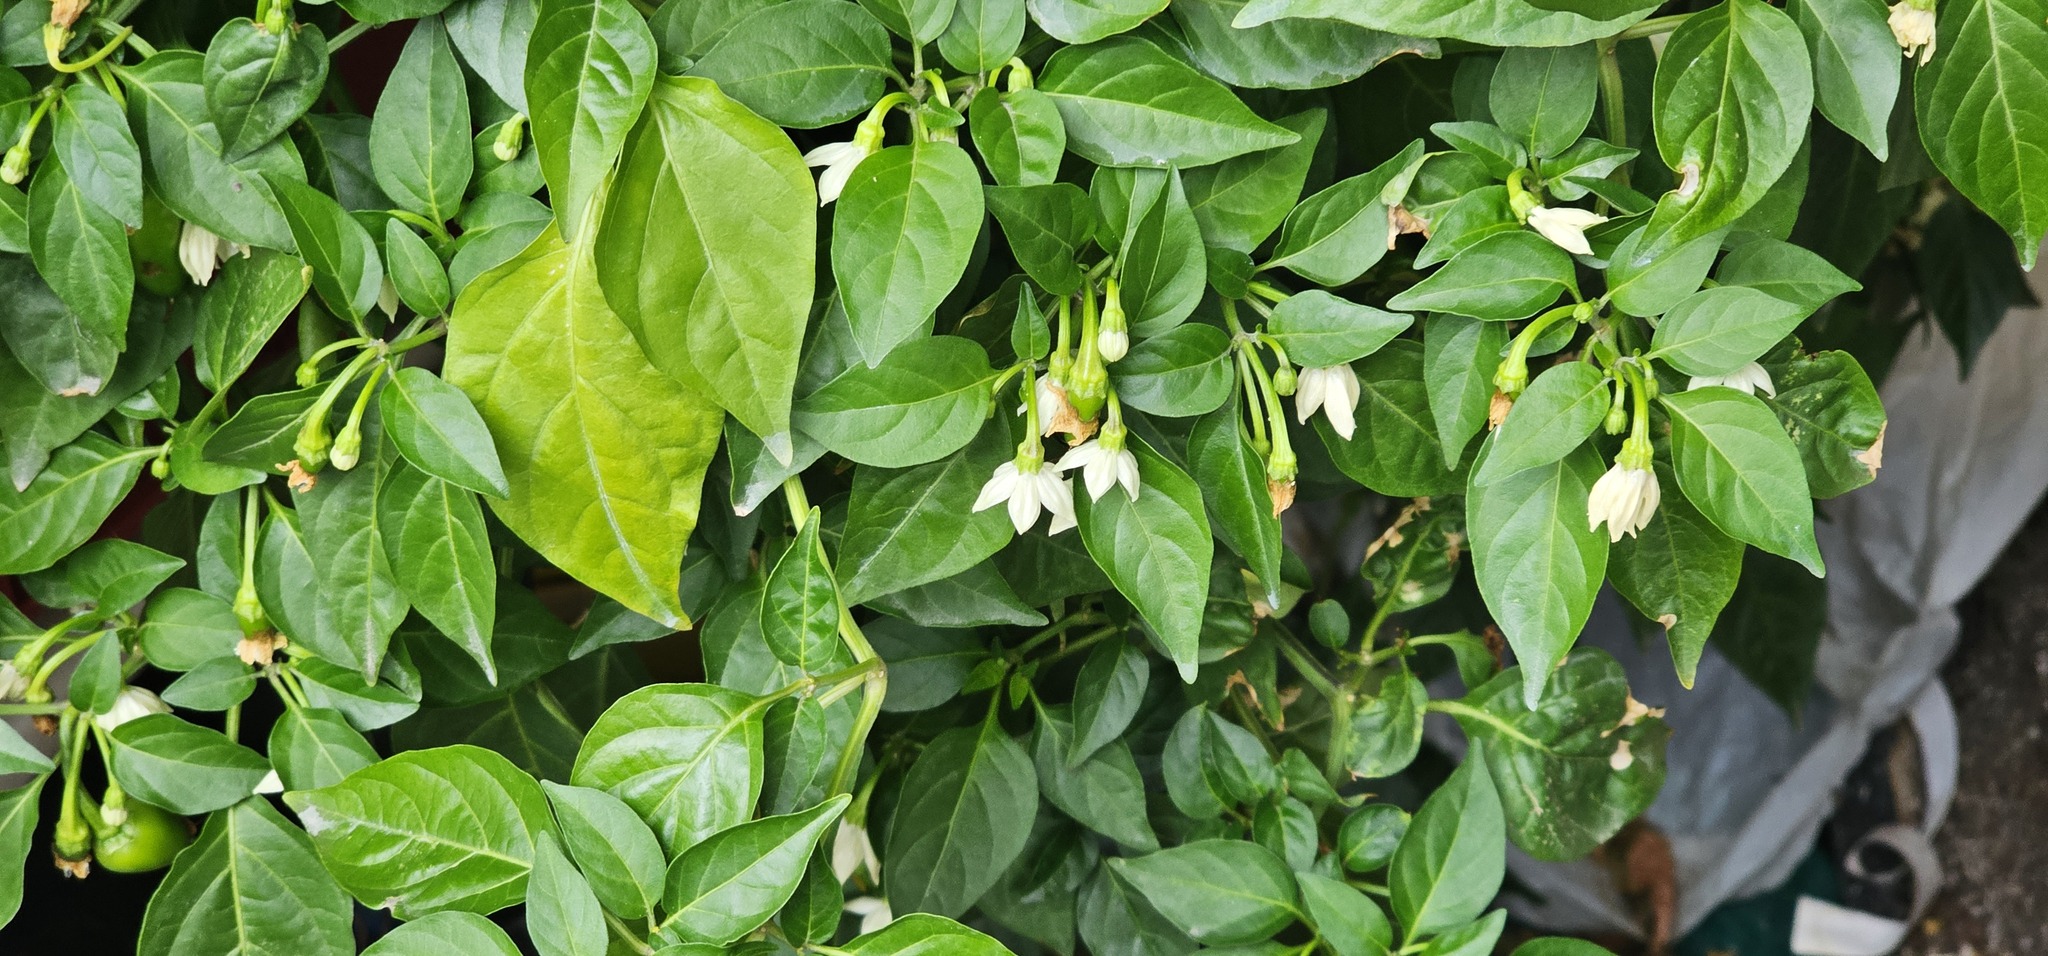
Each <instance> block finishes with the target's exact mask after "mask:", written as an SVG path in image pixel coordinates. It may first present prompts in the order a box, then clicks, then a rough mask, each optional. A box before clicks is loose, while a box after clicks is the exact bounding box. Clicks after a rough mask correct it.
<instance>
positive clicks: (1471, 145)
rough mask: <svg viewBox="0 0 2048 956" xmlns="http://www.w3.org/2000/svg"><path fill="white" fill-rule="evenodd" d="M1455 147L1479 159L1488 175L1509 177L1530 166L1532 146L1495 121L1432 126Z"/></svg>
mask: <svg viewBox="0 0 2048 956" xmlns="http://www.w3.org/2000/svg"><path fill="white" fill-rule="evenodd" d="M1429 131H1430V132H1432V133H1435V134H1436V135H1437V138H1439V139H1442V140H1443V141H1444V142H1446V143H1449V144H1451V146H1452V148H1454V149H1456V150H1458V151H1459V152H1462V153H1464V154H1465V155H1467V156H1470V157H1473V158H1475V159H1477V160H1479V161H1480V163H1481V164H1482V165H1483V166H1484V167H1485V169H1486V172H1487V174H1488V175H1490V176H1492V177H1493V178H1495V179H1506V178H1507V177H1509V176H1511V175H1513V174H1514V171H1515V170H1517V169H1520V168H1523V167H1526V166H1528V165H1529V148H1528V147H1527V146H1524V145H1522V144H1521V143H1518V142H1516V141H1515V139H1514V138H1513V136H1512V135H1510V134H1509V133H1508V131H1507V130H1504V129H1501V128H1500V127H1498V126H1495V125H1494V124H1492V123H1435V124H1432V125H1431V126H1430V127H1429Z"/></svg>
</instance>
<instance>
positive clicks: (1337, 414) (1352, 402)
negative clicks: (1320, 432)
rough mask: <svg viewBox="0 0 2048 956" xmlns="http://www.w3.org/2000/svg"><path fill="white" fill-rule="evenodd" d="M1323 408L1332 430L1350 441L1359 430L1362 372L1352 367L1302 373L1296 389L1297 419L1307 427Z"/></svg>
mask: <svg viewBox="0 0 2048 956" xmlns="http://www.w3.org/2000/svg"><path fill="white" fill-rule="evenodd" d="M1317 409H1321V410H1322V412H1323V414H1324V415H1325V416H1327V417H1328V418H1329V419H1330V427H1331V428H1332V429H1335V430H1336V432H1337V434H1338V436H1339V437H1342V438H1343V439H1344V440H1346V441H1350V440H1351V436H1352V434H1353V433H1354V432H1356V431H1357V430H1358V423H1357V421H1356V420H1355V419H1354V418H1353V415H1354V413H1356V412H1357V411H1358V373H1357V372H1354V371H1352V370H1351V366H1349V365H1328V366H1324V367H1322V368H1305V369H1302V370H1301V375H1300V376H1299V377H1298V379H1297V381H1296V383H1295V386H1294V420H1295V421H1296V422H1299V423H1301V424H1303V425H1306V424H1308V420H1309V418H1311V417H1312V416H1314V415H1315V413H1316V410H1317Z"/></svg>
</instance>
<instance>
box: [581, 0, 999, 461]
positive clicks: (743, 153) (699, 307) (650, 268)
mask: <svg viewBox="0 0 2048 956" xmlns="http://www.w3.org/2000/svg"><path fill="white" fill-rule="evenodd" d="M842 6H843V4H842ZM812 196H813V192H812V189H811V181H810V175H809V174H808V173H807V172H806V171H805V169H804V165H803V159H802V157H800V156H798V155H797V151H796V147H795V146H793V145H791V144H790V141H789V137H788V136H785V135H784V134H783V132H782V131H781V130H780V129H778V128H776V127H775V126H774V125H772V124H770V123H769V122H767V121H765V120H763V119H761V118H760V117H759V116H756V115H754V114H753V113H752V112H749V111H748V110H747V109H746V107H743V106H741V105H740V104H738V103H735V102H734V101H732V100H731V99H728V98H726V96H725V95H724V94H722V93H720V92H719V89H718V87H717V86H715V85H713V84H712V83H710V82H709V81H706V80H702V79H696V78H691V77H663V78H661V79H659V80H657V81H656V82H655V84H654V90H653V93H652V95H651V97H650V98H649V100H648V108H647V112H646V115H645V116H643V117H642V118H641V121H640V123H639V124H638V125H637V126H635V127H634V128H633V131H632V133H631V134H630V135H629V136H627V138H626V145H625V152H624V154H623V156H622V157H621V159H620V170H619V173H618V175H617V176H616V177H615V178H614V180H613V182H612V185H611V191H610V193H609V195H608V198H607V200H606V204H605V211H604V218H603V219H602V221H601V222H600V224H599V225H598V232H597V244H598V246H599V247H601V248H603V250H604V254H603V255H600V256H598V257H597V263H598V269H597V279H598V283H599V284H600V285H602V286H603V287H604V292H605V299H606V301H607V302H609V303H610V304H611V306H612V308H613V309H615V310H616V311H617V312H618V315H619V319H620V320H621V321H622V322H624V323H625V325H626V327H627V328H628V329H631V330H632V332H633V337H634V338H635V339H636V340H637V341H638V342H639V343H640V345H641V347H642V348H643V349H644V350H645V351H646V353H647V356H648V359H649V360H650V361H652V362H653V363H654V365H655V367H656V368H659V369H661V370H662V371H664V372H667V373H668V374H669V375H671V376H673V377H675V378H676V379H677V380H679V381H681V382H682V383H683V384H685V385H687V386H689V387H691V388H692V389H694V390H696V391H697V392H698V393H700V394H702V395H705V396H707V397H709V398H711V399H712V400H714V401H716V402H718V403H719V404H720V405H721V406H723V407H724V408H725V409H726V410H727V411H729V412H731V413H732V414H733V417H735V418H738V419H739V420H740V423H741V424H743V425H745V426H746V427H747V428H748V429H750V430H752V431H753V432H754V433H755V434H756V435H760V436H762V438H763V439H764V440H766V441H768V442H769V446H770V450H771V451H772V452H773V453H774V454H775V455H776V457H777V458H778V459H785V458H787V457H788V455H789V443H790V436H789V402H790V396H791V394H792V392H793V390H794V388H795V385H796V373H797V359H798V354H799V352H800V351H801V349H800V346H801V344H802V342H803V336H804V325H805V322H806V321H807V320H808V319H809V317H810V308H811V284H812V270H813V266H814V263H813V259H814V257H815V254H816V246H817V243H816V238H815V232H816V223H817V215H816V210H815V209H814V208H813V206H812V204H811V198H812ZM844 208H845V206H844V204H842V205H841V209H842V210H844ZM843 214H844V213H843V212H842V215H843ZM976 218H978V217H976ZM741 381H744V382H748V383H750V384H749V387H747V388H732V387H729V386H730V383H733V382H741Z"/></svg>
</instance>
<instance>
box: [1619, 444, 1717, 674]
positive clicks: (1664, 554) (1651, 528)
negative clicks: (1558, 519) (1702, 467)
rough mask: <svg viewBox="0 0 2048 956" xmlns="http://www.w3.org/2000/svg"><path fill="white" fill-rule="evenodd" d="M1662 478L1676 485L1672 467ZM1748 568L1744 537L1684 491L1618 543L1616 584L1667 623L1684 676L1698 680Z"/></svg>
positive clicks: (1668, 497)
mask: <svg viewBox="0 0 2048 956" xmlns="http://www.w3.org/2000/svg"><path fill="white" fill-rule="evenodd" d="M1657 481H1658V483H1659V484H1660V485H1662V486H1663V487H1666V488H1671V487H1676V485H1677V479H1676V477H1674V476H1673V475H1672V473H1671V470H1670V469H1669V468H1663V467H1659V468H1658V469H1657ZM1741 573H1742V542H1740V541H1737V540H1735V539H1734V538H1731V537H1729V536H1727V535H1725V534H1723V533H1721V529H1719V528H1716V527H1714V525H1713V523H1712V522H1710V521H1708V520H1707V518H1706V516H1705V515H1703V514H1700V511H1699V509H1698V508H1696V507H1694V506H1693V504H1692V502H1690V501H1687V500H1685V496H1684V495H1665V496H1664V499H1663V501H1661V502H1659V503H1658V505H1657V513H1656V514H1655V515H1653V516H1652V517H1651V518H1650V523H1649V524H1648V525H1647V526H1645V527H1644V528H1643V530H1642V531H1641V532H1639V533H1637V534H1635V535H1633V536H1631V537H1628V538H1625V539H1623V540H1621V541H1618V542H1616V543H1615V544H1614V547H1613V552H1612V558H1611V560H1610V561H1609V563H1608V566H1607V574H1608V577H1609V579H1611V580H1612V581H1613V582H1614V589H1615V590H1616V591H1618V592H1620V593H1621V595H1622V596H1623V597H1625V598H1627V599H1628V601H1629V603H1630V604H1633V605H1635V606H1636V610H1638V611H1641V612H1642V613H1643V616H1644V617H1647V618H1649V619H1650V620H1652V621H1655V622H1657V623H1658V624H1660V625H1662V626H1663V628H1664V636H1665V638H1666V639H1668V640H1669V641H1670V642H1671V660H1672V663H1673V664H1675V665H1676V666H1677V668H1678V680H1679V682H1680V683H1682V684H1684V685H1685V686H1687V687H1691V686H1692V682H1693V675H1694V674H1695V673H1697V672H1698V669H1699V660H1700V654H1701V652H1703V651H1704V650H1705V649H1706V646H1707V637H1708V635H1710V634H1712V633H1713V630H1714V622H1715V620H1716V619H1718V618H1719V617H1720V616H1721V609H1722V608H1724V607H1726V606H1727V604H1728V598H1729V597H1730V596H1732V595H1733V594H1734V593H1735V582H1736V581H1737V579H1738V578H1739V577H1740V576H1741Z"/></svg>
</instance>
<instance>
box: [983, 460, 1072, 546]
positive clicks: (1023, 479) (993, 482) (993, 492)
mask: <svg viewBox="0 0 2048 956" xmlns="http://www.w3.org/2000/svg"><path fill="white" fill-rule="evenodd" d="M1005 501H1007V502H1009V506H1010V524H1012V525H1014V526H1015V527H1016V528H1017V533H1018V534H1023V533H1024V532H1026V531H1029V530H1031V526H1032V525H1033V524H1034V523H1036V522H1037V521H1038V512H1039V510H1040V509H1041V508H1043V509H1044V510H1046V511H1049V512H1051V513H1052V525H1051V527H1049V528H1048V529H1047V532H1048V533H1050V534H1058V533H1060V532H1062V531H1065V530H1066V529H1068V528H1071V527H1073V526H1074V485H1073V483H1072V482H1068V481H1063V480H1061V478H1060V477H1059V475H1058V474H1056V473H1054V472H1053V471H1052V470H1050V469H1047V468H1046V467H1044V465H1043V463H1039V464H1033V465H1032V466H1031V470H1029V471H1026V470H1024V469H1023V468H1021V467H1019V466H1018V464H1017V462H1015V461H1006V462H1003V463H1002V464H1001V465H998V466H996V472H995V474H994V475H991V476H990V477H989V479H988V484H985V485H982V486H981V497H979V498H976V499H974V510H975V511H987V510H988V509H990V508H993V507H995V506H996V505H997V504H998V503H1001V502H1005Z"/></svg>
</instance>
